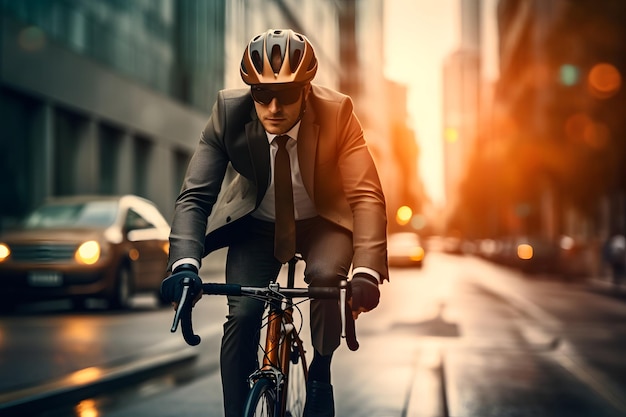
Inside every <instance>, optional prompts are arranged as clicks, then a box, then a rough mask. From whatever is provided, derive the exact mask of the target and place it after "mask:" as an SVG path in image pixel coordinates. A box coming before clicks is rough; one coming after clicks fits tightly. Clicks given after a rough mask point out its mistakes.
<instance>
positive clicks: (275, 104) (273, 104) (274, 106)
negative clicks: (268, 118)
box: [267, 97, 282, 113]
mask: <svg viewBox="0 0 626 417" xmlns="http://www.w3.org/2000/svg"><path fill="white" fill-rule="evenodd" d="M267 107H268V110H269V111H271V112H272V113H277V112H278V111H279V110H280V108H281V107H282V105H281V104H280V102H279V101H278V99H277V98H276V97H274V98H273V99H272V101H270V104H268V105H267Z"/></svg>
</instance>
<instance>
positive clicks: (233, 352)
mask: <svg viewBox="0 0 626 417" xmlns="http://www.w3.org/2000/svg"><path fill="white" fill-rule="evenodd" d="M235 234H236V236H233V237H232V240H231V242H230V245H229V248H228V255H227V259H226V282H228V283H236V284H242V285H248V286H263V285H267V284H268V283H269V282H270V281H272V280H274V279H276V277H277V276H278V273H279V271H280V268H281V264H280V262H279V261H277V260H276V258H274V223H269V222H264V221H260V220H256V219H253V218H247V219H245V220H243V221H242V222H241V224H240V225H239V227H237V228H236V230H235ZM296 250H297V252H298V253H300V254H301V255H302V257H303V258H304V261H305V263H306V267H305V271H304V274H305V281H306V282H307V283H308V284H309V285H312V286H327V285H337V284H338V282H339V281H340V280H341V279H345V278H346V277H347V275H348V272H349V270H350V266H351V263H352V256H353V248H352V234H351V233H350V232H349V231H347V230H346V229H343V228H341V227H339V226H336V225H334V224H332V223H330V222H328V221H327V220H324V219H322V218H321V217H315V218H312V219H307V220H301V221H298V222H297V223H296ZM310 310H311V317H310V325H311V338H312V342H313V347H314V348H315V350H317V351H318V352H319V353H321V354H323V355H329V354H331V353H332V352H334V351H335V350H336V349H337V347H338V346H339V343H340V337H341V335H340V333H341V321H340V316H339V306H338V303H337V302H336V301H335V300H319V301H318V300H312V301H311V308H310ZM263 311H264V303H263V302H262V301H258V300H253V299H250V298H245V297H228V316H227V321H226V323H225V324H224V336H223V338H222V347H221V352H220V353H221V357H220V365H221V375H222V389H223V393H224V410H225V415H226V417H240V416H241V415H242V413H243V405H244V402H245V399H246V395H247V393H248V391H249V386H248V381H247V379H248V376H249V375H250V374H251V373H252V372H253V371H254V370H255V369H256V367H257V350H258V343H259V329H260V326H261V319H262V314H263Z"/></svg>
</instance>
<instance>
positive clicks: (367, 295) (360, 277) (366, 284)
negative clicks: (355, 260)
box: [350, 273, 380, 311]
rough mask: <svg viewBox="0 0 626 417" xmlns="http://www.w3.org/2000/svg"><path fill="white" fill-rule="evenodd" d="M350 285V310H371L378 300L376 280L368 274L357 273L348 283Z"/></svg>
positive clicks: (378, 292) (378, 293)
mask: <svg viewBox="0 0 626 417" xmlns="http://www.w3.org/2000/svg"><path fill="white" fill-rule="evenodd" d="M350 283H351V285H352V310H353V311H359V309H360V308H361V307H363V308H364V309H365V310H367V311H369V310H373V309H374V308H375V307H376V306H377V305H378V301H379V300H380V290H379V289H378V280H377V279H376V278H374V277H373V276H371V275H369V274H364V273H358V274H356V275H354V276H353V277H352V280H351V281H350Z"/></svg>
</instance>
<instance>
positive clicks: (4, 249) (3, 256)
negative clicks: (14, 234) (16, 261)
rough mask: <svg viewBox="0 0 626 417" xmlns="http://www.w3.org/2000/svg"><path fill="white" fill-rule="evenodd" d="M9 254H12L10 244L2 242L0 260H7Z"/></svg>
mask: <svg viewBox="0 0 626 417" xmlns="http://www.w3.org/2000/svg"><path fill="white" fill-rule="evenodd" d="M9 255H11V249H9V246H8V245H6V244H4V243H0V262H4V261H6V260H7V259H8V257H9Z"/></svg>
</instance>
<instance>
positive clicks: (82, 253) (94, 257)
mask: <svg viewBox="0 0 626 417" xmlns="http://www.w3.org/2000/svg"><path fill="white" fill-rule="evenodd" d="M74 259H76V261H77V262H78V263H80V264H84V265H93V264H95V263H96V262H98V259H100V244H99V243H98V242H96V241H95V240H89V241H87V242H85V243H83V244H81V245H80V246H79V247H78V249H76V253H74Z"/></svg>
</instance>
